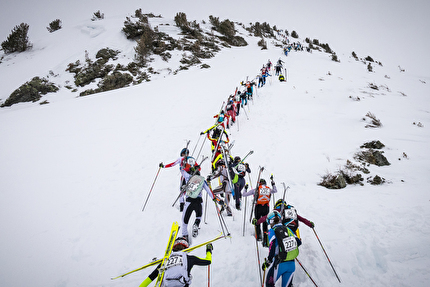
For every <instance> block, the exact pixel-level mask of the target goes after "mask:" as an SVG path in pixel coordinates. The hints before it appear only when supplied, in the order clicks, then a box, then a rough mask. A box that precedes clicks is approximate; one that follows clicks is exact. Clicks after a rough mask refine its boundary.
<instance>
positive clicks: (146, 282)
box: [139, 264, 161, 287]
mask: <svg viewBox="0 0 430 287" xmlns="http://www.w3.org/2000/svg"><path fill="white" fill-rule="evenodd" d="M160 267H161V264H158V266H157V268H155V270H154V271H152V273H151V274H149V276H148V277H147V278H146V279H145V280H144V281H143V282H142V283H140V285H139V287H147V286H148V285H149V284H151V282H152V281H154V279H155V278H157V277H158V268H160Z"/></svg>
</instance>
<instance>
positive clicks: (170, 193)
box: [0, 6, 430, 287]
mask: <svg viewBox="0 0 430 287" xmlns="http://www.w3.org/2000/svg"><path fill="white" fill-rule="evenodd" d="M91 7H93V6H91ZM94 7H95V6H94ZM135 8H138V7H135ZM135 8H130V9H129V14H132V13H133V12H134V9H135ZM143 8H144V7H143ZM97 9H101V8H95V9H93V10H94V11H95V10H97ZM93 10H90V12H94V11H93ZM102 10H103V9H102ZM178 11H179V10H178ZM102 12H103V11H102ZM145 12H153V13H155V14H158V13H161V14H162V15H163V13H162V12H158V11H155V10H153V11H145ZM105 13H106V12H105ZM118 13H119V12H118ZM106 14H107V13H106ZM214 15H215V16H217V15H216V14H215V13H214ZM48 16H49V17H47V18H43V19H40V20H38V21H39V23H41V24H39V25H43V26H42V27H45V26H47V24H48V23H49V22H50V21H52V20H54V18H55V17H57V16H54V14H52V19H51V15H48ZM125 16H126V15H125V14H123V15H122V14H121V15H117V17H116V18H114V19H112V18H111V19H109V17H108V15H106V19H104V20H102V21H96V22H92V21H90V20H89V18H90V15H88V17H85V16H83V15H79V17H78V16H77V18H79V19H78V20H76V22H73V23H66V22H64V23H63V25H64V28H63V29H61V30H59V31H57V32H55V33H52V34H48V32H46V34H44V35H43V36H42V33H40V36H38V37H36V38H35V39H30V40H31V41H33V43H34V47H33V50H31V51H29V52H25V53H21V54H12V55H7V56H5V58H4V59H3V60H2V63H1V64H0V71H1V74H2V75H4V76H3V77H2V79H1V86H2V90H1V91H2V93H1V95H0V98H1V99H2V101H4V100H5V99H6V98H7V97H8V96H9V94H10V93H11V92H12V91H13V90H14V89H16V88H17V87H19V85H21V84H22V83H24V82H26V81H28V80H30V79H31V78H32V77H33V76H36V75H39V76H46V75H47V73H48V71H49V70H53V71H54V73H56V74H59V76H58V77H53V78H52V80H53V81H55V82H58V83H62V85H64V82H65V81H66V80H72V76H71V74H69V73H66V72H65V71H64V69H65V67H66V66H67V64H68V63H70V62H74V61H76V60H77V59H81V58H83V57H84V51H85V50H88V51H89V54H90V55H94V54H95V52H97V50H99V49H101V48H105V47H110V48H113V49H120V50H121V51H122V52H123V53H122V54H121V55H126V56H125V59H124V61H127V60H128V59H129V58H130V57H132V56H133V43H132V42H129V41H127V40H126V39H125V37H124V36H123V35H121V33H120V28H121V27H122V24H123V21H124V19H125ZM163 16H164V15H163ZM170 17H171V18H173V14H172V15H170ZM166 18H168V16H166ZM84 19H85V20H84ZM194 19H196V18H192V17H190V18H189V20H194ZM165 20H166V21H171V19H170V20H169V19H165ZM197 20H201V19H197ZM205 20H207V19H205ZM230 20H235V19H234V18H233V17H232V18H231V19H230ZM258 20H259V21H261V22H263V21H267V22H269V23H271V21H270V19H256V20H254V21H258ZM22 21H25V19H23V20H22ZM15 24H19V23H14V24H13V25H15ZM35 24H36V21H35V22H33V23H31V24H30V26H33V25H35ZM271 24H272V23H271ZM273 24H276V23H273ZM273 24H272V25H273ZM12 28H13V27H12V26H11V27H10V29H12ZM171 28H172V29H174V27H171ZM285 28H287V29H288V27H285ZM43 29H44V28H43ZM298 32H299V34H300V31H298ZM315 37H316V38H317V37H318V35H316V36H315ZM320 40H322V42H326V41H324V40H323V39H320ZM247 41H248V43H249V45H248V46H246V47H241V48H231V49H223V50H222V51H221V52H220V53H218V54H217V55H216V57H215V58H212V59H209V60H205V61H204V62H205V63H207V64H209V65H210V66H211V68H210V69H200V68H199V67H193V68H191V69H190V70H188V71H181V72H179V73H178V74H177V75H175V76H173V75H168V73H167V71H166V70H163V71H162V72H161V73H160V75H155V76H154V77H153V78H152V81H151V82H148V83H144V84H141V85H137V86H132V87H128V88H123V89H120V90H115V91H110V92H105V93H100V94H95V95H91V96H87V97H82V98H76V94H75V93H71V92H70V91H69V90H67V89H64V88H63V89H62V90H60V92H59V93H56V94H48V95H46V96H44V97H43V99H42V100H48V101H49V102H50V104H48V105H39V104H38V103H21V104H17V105H13V106H12V107H9V108H1V109H0V122H1V125H0V138H1V139H0V163H1V164H0V194H1V198H2V200H1V204H0V215H1V216H0V218H1V219H0V227H1V230H2V235H1V237H0V264H1V268H0V285H1V286H25V285H29V284H31V285H33V286H62V287H72V286H138V285H139V284H140V283H141V282H142V281H143V280H144V279H145V278H146V277H147V276H148V274H149V273H150V272H151V271H152V268H148V269H145V270H143V271H139V272H137V273H134V274H131V275H129V276H127V277H124V278H120V279H116V280H111V279H110V278H111V277H114V276H117V275H120V274H122V273H125V272H128V271H130V270H133V269H135V268H138V267H140V266H142V265H144V264H146V263H148V262H149V261H150V260H151V259H152V258H153V257H158V258H159V257H160V256H162V254H163V252H164V248H165V245H166V243H167V237H168V233H169V230H170V227H171V224H172V222H173V221H178V222H180V220H181V214H180V212H179V210H178V208H177V207H176V206H175V207H171V205H172V203H173V201H174V200H175V198H176V196H177V193H178V186H179V177H180V175H179V171H178V169H176V168H172V169H163V170H161V172H160V174H159V176H158V179H157V181H156V184H155V187H154V189H153V191H152V194H151V197H150V199H149V202H148V205H147V207H146V209H145V210H144V212H142V211H141V210H142V205H143V202H144V201H145V199H146V198H147V196H148V192H149V190H150V187H151V185H152V183H153V181H154V178H155V175H156V173H157V170H158V164H159V162H164V163H168V162H171V161H174V160H175V159H176V158H177V157H178V156H179V151H180V150H181V149H182V148H183V147H184V145H185V143H186V140H188V139H190V140H191V144H190V147H191V149H194V147H195V146H196V144H197V142H198V146H197V150H198V149H199V148H200V145H201V143H202V140H203V137H202V138H200V141H198V140H199V133H200V132H201V131H203V130H205V129H207V128H208V127H210V126H211V125H212V124H213V123H214V119H213V116H214V115H215V114H217V113H218V111H219V109H220V107H221V104H222V102H223V101H224V100H226V99H227V97H228V96H229V95H230V94H232V93H233V92H234V90H235V89H236V87H237V86H239V83H240V81H242V80H245V79H246V77H247V76H249V77H250V78H253V77H255V75H256V74H257V73H258V71H259V69H260V68H261V66H262V65H263V64H264V63H266V62H267V60H268V59H271V60H272V62H274V61H276V60H277V59H278V58H280V57H281V58H282V59H283V60H284V61H285V62H286V67H287V69H288V82H287V83H280V82H279V81H277V79H276V78H275V77H273V78H272V79H270V80H269V82H268V83H267V85H266V86H265V87H264V88H262V89H259V90H258V91H257V94H256V95H255V97H254V102H252V103H250V105H249V106H248V108H247V109H246V112H247V115H248V117H249V120H248V119H247V118H246V116H245V114H244V113H243V112H242V114H241V115H240V116H239V129H238V127H237V125H234V126H233V127H232V128H231V129H230V131H229V132H230V134H231V135H230V138H231V139H234V140H235V145H234V147H233V149H232V153H233V154H234V155H239V156H243V155H245V154H246V153H247V152H248V151H250V150H253V151H254V154H253V155H252V156H250V157H249V160H248V162H249V164H250V166H251V169H252V170H253V172H252V173H251V179H252V181H251V182H250V184H251V185H252V186H254V185H255V181H256V176H257V174H256V171H257V169H258V167H259V166H264V167H265V172H264V173H263V177H264V178H266V179H268V178H269V176H270V174H272V173H273V175H274V178H275V181H276V183H277V186H278V190H279V191H280V192H279V194H276V199H279V198H280V197H281V196H282V191H283V189H282V185H281V183H282V182H285V183H286V185H288V186H290V189H289V190H288V192H287V201H288V202H289V203H291V204H293V205H294V206H295V207H296V208H297V210H298V212H299V214H300V215H302V216H303V217H305V218H307V219H309V220H312V221H313V222H314V223H315V225H316V227H315V231H316V232H317V234H318V236H319V238H320V239H321V241H322V243H323V244H324V248H325V250H326V252H327V253H328V255H329V256H330V259H331V261H332V263H333V265H334V266H335V268H336V271H337V273H338V274H339V275H340V278H341V280H342V283H341V284H339V283H338V281H337V279H336V277H335V276H334V273H333V271H332V269H331V267H330V265H329V263H328V261H327V259H326V258H325V255H324V253H323V251H322V249H321V247H320V245H319V243H318V241H317V239H316V237H315V235H314V233H313V232H312V230H311V229H309V228H307V227H306V226H305V225H302V226H301V228H300V232H301V236H302V238H303V245H302V246H301V247H300V255H299V259H300V260H301V262H302V263H303V264H304V266H305V267H306V269H307V270H308V271H309V273H310V275H311V276H312V278H313V279H314V280H315V281H316V282H317V284H318V285H319V286H337V285H338V284H339V285H340V286H342V285H343V286H362V285H371V286H426V285H427V284H428V282H429V280H430V271H429V270H430V245H429V242H430V224H429V222H428V218H430V208H429V207H430V206H429V205H430V198H429V193H428V186H429V184H430V179H429V174H430V165H429V162H430V152H429V141H430V133H429V127H430V106H429V99H428V95H429V92H430V89H429V85H430V77H428V74H427V75H420V76H417V75H415V74H411V73H408V70H407V71H406V72H404V73H401V72H400V71H399V69H398V68H397V63H391V62H390V63H384V61H382V62H383V64H384V66H378V65H374V71H375V72H374V73H369V72H368V71H367V68H366V65H365V64H363V63H361V62H357V61H355V60H354V59H353V58H350V57H349V56H348V55H344V56H343V57H340V60H341V62H340V63H336V62H333V61H331V59H330V56H329V55H328V54H325V53H319V52H314V53H312V54H309V53H306V52H297V53H296V52H293V53H291V54H290V55H289V56H288V57H285V56H283V55H282V53H281V50H280V48H276V47H274V46H273V45H269V49H268V50H266V51H261V50H260V49H259V47H258V46H257V41H258V39H257V38H247ZM269 42H270V41H269ZM269 44H270V43H269ZM329 44H330V43H329ZM333 48H334V47H333ZM334 50H335V51H336V48H334ZM351 50H353V49H351ZM357 53H358V52H357ZM358 54H359V56H360V57H365V56H367V55H360V53H358ZM178 56H179V54H178V55H175V57H174V58H173V59H172V60H171V61H172V62H175V61H177V59H178ZM371 56H373V55H371ZM127 57H129V58H127ZM423 57H425V56H424V55H423ZM375 58H376V57H375ZM375 60H379V59H378V58H376V59H375ZM169 63H170V62H169ZM157 64H158V65H161V64H163V63H162V62H161V61H157ZM164 65H165V66H163V67H162V68H163V69H164V68H167V67H168V65H166V64H164ZM160 67H161V66H160ZM329 72H330V75H329ZM386 75H387V76H389V78H388V77H386ZM369 83H374V84H376V85H378V86H386V87H388V88H389V90H387V89H380V90H378V91H375V90H372V89H370V88H369ZM357 98H360V101H357V100H355V99H357ZM368 112H372V113H373V114H375V115H376V117H377V118H379V119H380V120H381V122H382V124H383V126H382V127H381V128H376V129H369V128H365V125H366V122H365V121H363V118H364V117H365V115H366V114H367V113H368ZM414 123H415V124H414ZM418 123H421V124H422V125H423V127H419V126H418V125H417V124H418ZM371 140H380V141H381V142H382V143H384V144H385V145H386V147H385V148H384V149H383V151H384V154H385V156H386V157H387V159H388V160H389V161H390V163H391V165H390V166H385V167H376V166H369V167H368V168H369V170H370V172H371V173H370V175H371V176H374V175H376V174H377V175H380V176H381V177H383V178H385V179H386V181H387V182H386V183H385V184H383V185H380V186H373V185H370V184H368V183H365V185H364V186H359V185H357V186H347V187H346V188H345V189H342V190H329V189H325V188H323V187H321V186H318V185H317V183H318V182H319V181H320V180H321V176H323V175H325V174H327V173H328V172H331V173H334V172H336V171H337V170H338V169H339V168H341V167H342V166H343V165H345V163H346V161H347V160H348V159H349V160H353V156H354V154H355V153H356V152H358V151H359V150H360V145H362V144H363V143H365V142H368V141H371ZM196 153H197V151H196ZM202 153H203V154H204V155H209V153H210V148H209V143H206V144H205V145H204V147H203V152H202ZM403 153H405V154H406V155H407V157H404V156H403ZM208 172H209V165H208V162H205V164H204V166H203V174H204V175H206V174H208ZM370 175H369V176H370ZM248 181H249V179H248ZM247 204H248V205H247V216H246V217H247V222H246V232H245V236H242V228H243V211H236V210H234V211H233V212H234V220H233V219H232V218H225V220H226V222H227V225H228V228H229V230H230V232H231V234H232V238H231V239H226V240H220V241H217V242H216V243H214V251H213V263H212V265H211V266H212V267H211V281H212V282H211V283H212V284H211V286H257V285H258V284H260V283H259V277H258V276H259V275H258V274H259V273H258V268H259V266H257V258H256V249H255V240H254V237H253V236H252V235H253V231H252V226H251V225H250V224H249V223H248V216H249V210H250V205H249V204H250V199H249V198H248V199H247ZM219 230H220V227H219V223H218V219H217V217H216V213H215V208H214V206H213V204H212V203H211V202H209V208H208V213H207V224H204V223H202V225H201V230H200V235H199V237H198V238H197V239H195V242H196V243H198V242H203V241H204V240H207V239H210V238H213V237H214V236H216V235H217V234H218V233H219ZM259 250H260V252H261V260H263V258H264V257H265V256H267V249H263V248H262V247H261V244H260V245H259ZM193 254H195V255H197V256H204V250H203V249H201V250H197V251H195V252H193ZM192 275H193V278H194V279H193V286H206V285H207V268H203V267H198V266H196V267H195V268H194V269H193V270H192ZM294 284H295V286H312V283H311V281H310V280H309V278H308V277H307V275H306V274H305V273H304V272H303V270H302V269H301V267H300V266H299V265H297V266H296V274H295V278H294Z"/></svg>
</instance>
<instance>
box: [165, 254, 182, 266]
mask: <svg viewBox="0 0 430 287" xmlns="http://www.w3.org/2000/svg"><path fill="white" fill-rule="evenodd" d="M183 264H184V263H183V262H182V255H172V256H170V257H169V259H168V260H167V263H166V267H165V268H166V269H168V268H171V267H174V266H178V265H180V266H182V265H183Z"/></svg>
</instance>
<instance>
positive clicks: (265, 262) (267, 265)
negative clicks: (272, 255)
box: [261, 259, 272, 271]
mask: <svg viewBox="0 0 430 287" xmlns="http://www.w3.org/2000/svg"><path fill="white" fill-rule="evenodd" d="M271 263H272V262H269V261H268V260H267V259H265V260H264V262H263V265H261V269H263V271H265V270H266V269H267V267H269V266H270V264H271Z"/></svg>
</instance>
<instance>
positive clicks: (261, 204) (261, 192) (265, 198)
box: [242, 178, 278, 247]
mask: <svg viewBox="0 0 430 287" xmlns="http://www.w3.org/2000/svg"><path fill="white" fill-rule="evenodd" d="M271 183H272V188H269V187H268V186H267V185H266V180H265V179H263V178H262V179H260V182H259V183H258V187H257V188H254V189H251V190H250V191H245V192H244V193H243V194H242V196H249V195H254V196H255V198H256V199H257V202H256V203H255V212H254V219H255V220H253V221H254V222H255V221H257V220H258V219H260V218H261V217H263V216H265V215H267V214H268V213H269V203H270V197H271V195H272V194H273V193H276V192H278V190H277V189H276V185H275V182H274V181H273V180H272V182H271ZM256 227H257V234H256V236H257V240H258V241H261V240H263V246H264V247H268V234H267V223H266V222H263V233H264V238H262V236H261V229H260V224H256Z"/></svg>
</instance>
